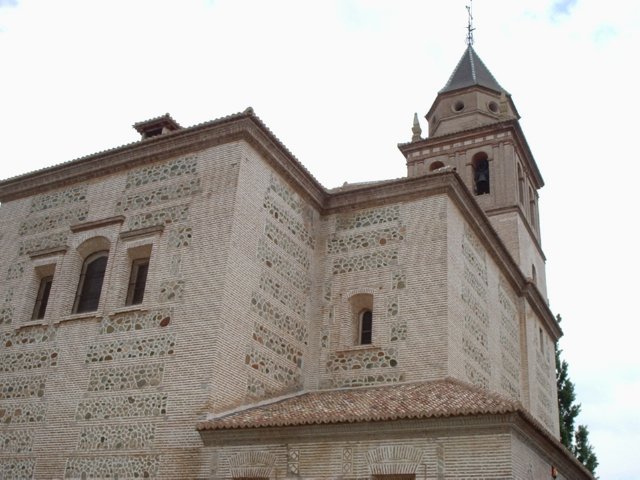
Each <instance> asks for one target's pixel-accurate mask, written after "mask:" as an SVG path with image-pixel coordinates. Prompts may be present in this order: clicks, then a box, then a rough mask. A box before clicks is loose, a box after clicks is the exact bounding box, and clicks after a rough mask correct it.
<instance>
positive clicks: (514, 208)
mask: <svg viewBox="0 0 640 480" xmlns="http://www.w3.org/2000/svg"><path fill="white" fill-rule="evenodd" d="M510 212H515V213H517V214H518V216H519V217H520V220H522V223H523V224H524V227H525V228H526V229H527V232H529V236H530V237H531V240H532V241H533V244H534V245H535V247H536V250H538V253H539V254H540V256H541V257H542V260H544V261H545V262H546V261H547V257H546V255H545V254H544V252H543V251H542V245H540V241H539V240H538V237H537V236H536V232H535V231H534V230H533V228H531V224H530V223H529V221H528V220H527V217H525V215H524V212H523V211H522V208H521V207H520V205H512V206H509V207H499V208H489V209H487V210H485V213H486V214H487V216H488V217H491V216H493V215H499V214H502V213H510Z"/></svg>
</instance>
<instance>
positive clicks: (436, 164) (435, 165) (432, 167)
mask: <svg viewBox="0 0 640 480" xmlns="http://www.w3.org/2000/svg"><path fill="white" fill-rule="evenodd" d="M442 167H444V163H442V162H440V161H437V162H433V163H432V164H431V165H429V171H430V172H433V171H434V170H437V169H439V168H442Z"/></svg>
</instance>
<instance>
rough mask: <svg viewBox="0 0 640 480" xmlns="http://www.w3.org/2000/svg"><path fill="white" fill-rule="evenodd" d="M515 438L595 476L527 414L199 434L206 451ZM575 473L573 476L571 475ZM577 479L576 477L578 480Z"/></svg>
mask: <svg viewBox="0 0 640 480" xmlns="http://www.w3.org/2000/svg"><path fill="white" fill-rule="evenodd" d="M470 430H473V431H474V434H480V433H486V434H495V433H513V434H517V435H519V437H521V438H523V439H524V440H526V441H527V442H529V443H530V445H531V446H532V447H534V448H536V449H538V450H539V451H541V452H543V453H544V455H545V456H546V457H547V458H548V459H549V460H550V461H551V462H552V464H554V465H556V467H558V468H559V469H560V472H561V473H563V474H564V475H565V477H566V478H589V479H593V476H592V475H591V473H590V472H589V471H588V470H587V469H586V468H585V467H584V466H583V465H582V464H581V463H580V462H579V461H578V460H577V459H576V458H575V456H574V455H573V454H572V453H571V452H570V451H569V450H567V449H566V448H565V447H564V446H563V445H562V444H561V443H560V442H559V441H558V439H556V438H555V437H553V435H551V434H550V433H549V432H548V431H546V430H545V428H544V427H543V426H542V425H540V424H539V422H538V421H537V420H536V419H535V418H534V417H532V416H531V415H530V414H528V413H527V412H526V411H525V410H520V409H519V410H516V411H514V412H508V413H497V414H481V415H458V416H449V417H435V418H425V419H410V420H385V421H377V422H376V421H370V422H361V423H338V424H322V425H315V424H314V425H299V426H279V427H261V428H250V429H233V430H200V431H199V433H200V436H201V438H202V440H203V442H204V444H205V445H206V446H222V445H225V446H231V445H242V444H246V443H247V442H250V443H251V444H252V445H256V444H257V445H260V444H272V443H274V442H281V443H287V442H288V441H290V439H292V438H295V439H298V440H300V439H306V440H313V441H336V440H337V441H349V440H352V439H357V440H362V438H384V439H387V440H393V439H406V438H407V437H408V436H409V437H411V436H414V437H418V438H424V437H433V438H436V437H437V438H441V437H454V436H455V435H456V434H458V432H460V433H462V434H463V435H468V434H469V431H470ZM568 472H570V473H572V474H573V475H569V476H568V475H567V473H568ZM575 474H577V477H576V475H575Z"/></svg>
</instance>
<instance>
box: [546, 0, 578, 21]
mask: <svg viewBox="0 0 640 480" xmlns="http://www.w3.org/2000/svg"><path fill="white" fill-rule="evenodd" d="M576 3H578V0H556V1H555V2H553V4H552V5H551V18H556V17H558V16H560V15H569V13H571V9H573V7H575V5H576Z"/></svg>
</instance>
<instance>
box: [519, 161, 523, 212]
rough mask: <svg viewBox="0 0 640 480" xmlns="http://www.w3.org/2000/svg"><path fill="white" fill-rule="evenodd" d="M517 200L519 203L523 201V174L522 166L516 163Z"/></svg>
mask: <svg viewBox="0 0 640 480" xmlns="http://www.w3.org/2000/svg"><path fill="white" fill-rule="evenodd" d="M518 200H519V201H520V203H523V202H524V175H523V174H522V167H521V166H520V165H519V164H518Z"/></svg>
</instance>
